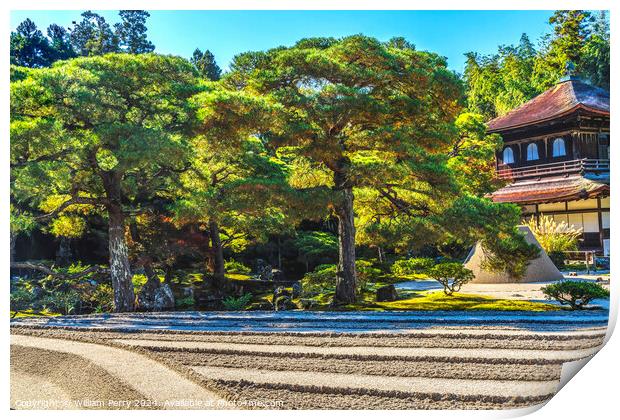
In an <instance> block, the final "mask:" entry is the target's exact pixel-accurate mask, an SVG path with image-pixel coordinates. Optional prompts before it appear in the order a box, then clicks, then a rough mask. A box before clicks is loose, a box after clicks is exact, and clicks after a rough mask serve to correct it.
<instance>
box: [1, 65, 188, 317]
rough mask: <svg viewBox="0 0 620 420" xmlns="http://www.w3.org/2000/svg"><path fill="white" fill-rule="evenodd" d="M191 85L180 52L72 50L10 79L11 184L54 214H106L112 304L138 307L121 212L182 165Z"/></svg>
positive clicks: (135, 208)
mask: <svg viewBox="0 0 620 420" xmlns="http://www.w3.org/2000/svg"><path fill="white" fill-rule="evenodd" d="M197 86H198V85H197V81H196V79H195V77H194V71H193V69H192V68H191V66H190V64H189V63H188V62H187V61H186V60H183V59H180V58H175V57H163V56H158V55H154V54H142V55H140V56H130V55H127V54H116V55H113V54H110V55H106V56H104V57H88V58H77V59H73V60H68V61H66V62H64V63H63V64H62V65H57V66H54V67H52V68H45V69H36V70H30V71H29V72H27V73H26V75H25V77H24V78H23V79H22V80H16V81H14V82H12V83H11V159H12V163H19V162H24V164H23V165H14V168H12V173H11V176H12V177H13V179H14V183H13V185H14V186H15V191H18V192H20V194H22V196H23V198H22V200H23V201H26V202H27V203H28V204H29V205H30V206H31V207H33V208H38V209H40V210H42V211H44V212H45V213H46V214H45V215H44V216H45V217H46V218H48V219H50V220H51V219H54V218H56V217H57V216H58V215H60V214H63V213H67V212H80V211H81V210H82V209H84V208H85V207H86V208H88V209H91V211H97V212H101V214H102V215H104V216H105V217H106V218H107V221H108V249H109V261H110V273H111V279H112V285H113V287H114V304H115V310H116V311H131V310H133V308H134V292H133V285H132V271H131V267H130V265H129V257H128V249H127V241H126V238H125V234H126V225H127V223H126V220H127V217H128V215H132V214H134V215H135V214H136V213H140V212H143V211H146V210H148V203H149V202H150V201H152V200H154V198H156V197H159V196H161V195H164V196H166V195H167V194H169V191H170V184H169V183H170V182H171V181H170V179H171V178H172V177H174V176H175V175H174V174H176V172H177V171H178V170H179V169H181V168H183V167H184V166H185V165H186V162H187V160H188V158H189V157H188V155H189V149H188V140H187V139H188V134H190V130H191V128H192V127H193V121H194V117H193V115H194V114H193V112H194V111H193V108H192V106H191V104H190V102H189V98H190V96H191V95H193V94H194V93H197V92H198V87H197ZM101 92H105V94H102V93H101ZM142 198H144V199H142Z"/></svg>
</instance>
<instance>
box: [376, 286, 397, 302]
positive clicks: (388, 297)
mask: <svg viewBox="0 0 620 420" xmlns="http://www.w3.org/2000/svg"><path fill="white" fill-rule="evenodd" d="M397 299H398V293H397V292H396V287H394V285H393V284H390V285H388V286H383V287H380V288H378V289H377V299H376V300H377V302H393V301H395V300H397Z"/></svg>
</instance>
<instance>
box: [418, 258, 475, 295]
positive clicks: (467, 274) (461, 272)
mask: <svg viewBox="0 0 620 420" xmlns="http://www.w3.org/2000/svg"><path fill="white" fill-rule="evenodd" d="M428 275H429V276H430V277H431V278H432V279H434V280H437V281H438V282H439V283H440V284H441V285H442V286H443V292H444V293H445V294H446V295H448V296H450V295H452V293H454V292H458V291H459V290H461V287H462V286H463V285H464V284H465V283H468V282H470V281H471V280H473V278H474V272H473V271H471V270H470V269H468V268H465V267H463V264H461V263H441V264H437V265H436V266H434V267H433V268H431V269H430V270H428ZM450 280H452V282H450Z"/></svg>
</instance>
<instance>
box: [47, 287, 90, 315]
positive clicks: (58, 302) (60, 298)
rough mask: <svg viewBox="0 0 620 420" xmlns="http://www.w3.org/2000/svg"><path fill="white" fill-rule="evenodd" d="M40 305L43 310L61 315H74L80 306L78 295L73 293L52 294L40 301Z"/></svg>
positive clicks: (71, 291)
mask: <svg viewBox="0 0 620 420" xmlns="http://www.w3.org/2000/svg"><path fill="white" fill-rule="evenodd" d="M41 304H42V306H43V307H44V308H45V309H48V310H50V311H53V312H59V313H61V314H63V315H69V314H71V313H74V312H75V311H76V310H77V309H78V308H79V306H80V304H81V299H80V295H79V294H78V293H77V292H76V291H74V290H69V291H67V292H59V291H57V292H53V293H50V294H49V295H47V296H45V297H44V298H43V299H41Z"/></svg>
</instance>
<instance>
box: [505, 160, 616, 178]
mask: <svg viewBox="0 0 620 420" xmlns="http://www.w3.org/2000/svg"><path fill="white" fill-rule="evenodd" d="M586 172H590V173H595V174H599V173H605V172H609V160H608V159H578V160H568V161H564V162H555V163H546V164H543V165H535V166H526V167H521V168H509V167H507V166H506V165H501V166H500V168H499V169H498V170H497V175H498V176H499V177H500V178H504V179H512V180H519V179H527V178H540V177H547V176H554V175H569V174H583V173H586Z"/></svg>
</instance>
